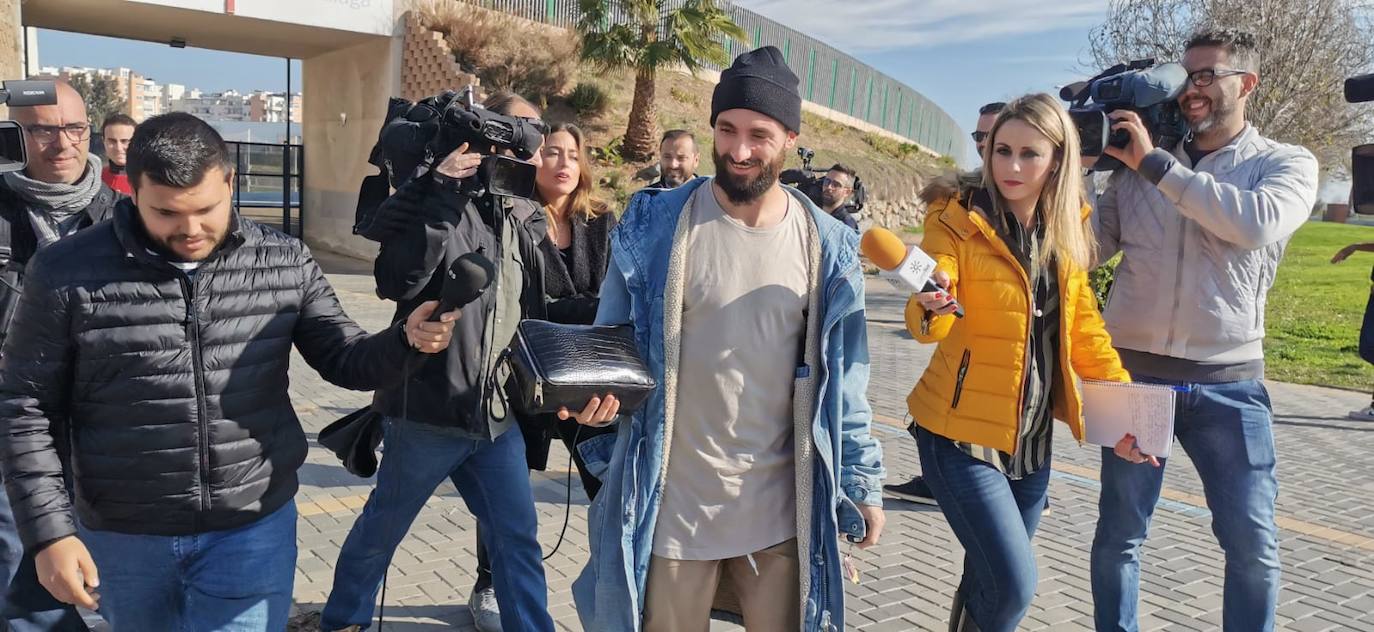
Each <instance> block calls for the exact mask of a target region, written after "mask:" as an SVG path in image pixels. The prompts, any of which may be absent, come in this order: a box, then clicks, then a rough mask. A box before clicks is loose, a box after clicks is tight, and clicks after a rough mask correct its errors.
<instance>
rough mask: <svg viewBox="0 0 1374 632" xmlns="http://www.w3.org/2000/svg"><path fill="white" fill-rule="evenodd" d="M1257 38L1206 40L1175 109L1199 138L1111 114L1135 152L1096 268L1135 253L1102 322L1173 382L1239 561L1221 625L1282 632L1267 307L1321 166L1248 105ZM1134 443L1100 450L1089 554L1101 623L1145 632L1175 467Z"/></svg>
mask: <svg viewBox="0 0 1374 632" xmlns="http://www.w3.org/2000/svg"><path fill="white" fill-rule="evenodd" d="M1258 61H1259V51H1258V50H1256V46H1255V41H1254V39H1253V38H1252V37H1251V36H1249V35H1246V34H1243V33H1238V32H1235V31H1231V30H1211V31H1205V32H1201V33H1198V34H1196V35H1194V36H1193V37H1192V38H1191V39H1190V40H1189V42H1188V44H1187V46H1186V52H1185V53H1184V58H1183V66H1184V67H1185V69H1186V71H1187V73H1188V75H1187V77H1188V82H1187V85H1186V88H1185V90H1184V92H1183V93H1182V95H1180V96H1179V98H1178V103H1179V105H1180V107H1181V108H1182V111H1183V115H1184V117H1185V119H1186V121H1187V123H1188V127H1189V128H1190V129H1191V132H1192V134H1191V136H1190V137H1189V138H1188V139H1187V140H1186V142H1183V143H1180V144H1179V146H1178V147H1177V148H1176V149H1175V150H1174V151H1173V152H1172V153H1170V152H1169V151H1165V150H1163V149H1156V148H1154V147H1153V145H1152V143H1151V140H1150V135H1149V132H1148V130H1147V129H1146V127H1145V125H1144V124H1143V123H1142V122H1141V119H1140V117H1139V116H1138V115H1137V114H1135V113H1134V112H1131V111H1128V110H1119V111H1116V112H1114V113H1112V114H1111V115H1110V116H1111V119H1112V120H1113V125H1112V129H1113V130H1125V131H1126V132H1127V133H1128V134H1129V135H1130V143H1129V144H1128V145H1127V146H1126V147H1125V148H1124V149H1118V148H1116V147H1109V148H1107V149H1106V150H1105V155H1107V156H1111V157H1113V158H1116V159H1118V160H1120V161H1121V162H1122V163H1123V164H1125V165H1126V167H1127V168H1126V169H1117V170H1116V172H1115V173H1113V174H1112V177H1111V179H1110V181H1109V183H1108V185H1107V189H1106V190H1105V191H1103V193H1102V195H1101V197H1099V198H1098V203H1097V211H1096V214H1095V216H1096V223H1097V234H1098V238H1099V246H1100V247H1099V249H1098V253H1097V254H1098V261H1099V262H1100V261H1105V260H1107V259H1109V258H1111V257H1112V256H1113V255H1115V254H1116V253H1117V252H1121V253H1122V254H1123V259H1122V260H1121V264H1120V266H1119V267H1118V268H1117V270H1116V280H1115V283H1114V285H1113V287H1112V292H1111V300H1110V301H1109V303H1108V305H1107V309H1106V311H1105V317H1106V321H1107V329H1108V332H1109V333H1110V334H1111V337H1112V341H1113V343H1114V345H1115V346H1116V347H1117V349H1118V350H1119V352H1120V354H1121V360H1122V363H1123V364H1124V365H1125V367H1126V369H1127V370H1128V371H1129V372H1130V373H1131V375H1132V376H1133V378H1134V379H1135V380H1136V381H1140V382H1154V383H1162V384H1171V385H1176V386H1178V387H1180V389H1185V390H1186V392H1184V393H1181V394H1180V395H1179V398H1180V401H1179V405H1178V413H1177V418H1176V420H1175V422H1174V432H1175V435H1176V436H1177V438H1178V441H1179V443H1180V444H1181V445H1182V446H1183V449H1184V451H1185V452H1187V453H1188V456H1189V457H1190V458H1191V459H1192V462H1193V464H1194V466H1195V467H1196V468H1197V473H1198V476H1199V478H1201V479H1202V485H1203V489H1204V490H1205V491H1206V497H1207V504H1208V508H1209V509H1211V511H1212V521H1213V524H1212V529H1213V532H1214V533H1215V534H1216V536H1217V539H1218V541H1219V543H1220V545H1221V548H1222V550H1224V551H1225V552H1226V570H1225V575H1226V579H1225V589H1224V598H1223V606H1222V623H1223V629H1225V630H1228V631H1231V630H1247V631H1254V630H1272V629H1274V611H1275V602H1276V600H1277V597H1278V589H1279V546H1278V542H1277V533H1276V527H1275V523H1274V498H1275V496H1276V495H1277V493H1278V481H1277V479H1276V476H1275V453H1274V440H1273V435H1272V433H1271V428H1270V426H1271V422H1272V419H1271V417H1272V409H1271V406H1270V401H1269V394H1268V392H1267V391H1266V390H1265V388H1264V384H1263V383H1262V381H1261V380H1262V378H1263V377H1264V351H1263V347H1262V344H1261V343H1262V341H1263V337H1264V302H1265V296H1266V294H1267V293H1268V291H1269V287H1270V286H1271V285H1272V283H1273V281H1274V274H1275V271H1276V270H1277V269H1278V267H1279V261H1280V259H1281V258H1282V256H1283V251H1284V247H1285V246H1286V245H1287V243H1288V239H1289V238H1290V237H1291V236H1292V234H1293V233H1294V232H1295V231H1296V230H1297V229H1298V228H1299V227H1300V226H1302V224H1303V223H1304V222H1305V221H1307V217H1308V214H1309V212H1310V210H1311V208H1312V204H1313V202H1314V201H1315V199H1316V194H1317V161H1316V159H1315V158H1314V157H1313V156H1312V154H1311V153H1310V152H1308V151H1307V150H1306V149H1303V148H1301V147H1296V146H1292V145H1285V144H1282V143H1278V142H1275V141H1273V140H1270V139H1268V138H1265V137H1263V136H1261V135H1260V132H1259V130H1257V129H1255V128H1254V127H1253V126H1251V125H1250V124H1248V123H1247V122H1246V119H1245V109H1246V104H1247V102H1248V99H1249V97H1250V95H1251V94H1252V93H1254V91H1255V89H1256V88H1257V87H1258V86H1259V85H1260V77H1259V74H1258V72H1257V69H1258V67H1259V64H1258ZM1130 439H1131V438H1130V437H1129V436H1127V437H1125V438H1123V440H1122V442H1121V443H1119V444H1118V445H1117V446H1116V448H1115V450H1113V449H1111V448H1104V449H1103V453H1102V492H1101V498H1100V500H1099V518H1098V524H1097V534H1096V537H1095V538H1094V540H1093V547H1092V586H1093V601H1094V608H1095V611H1096V613H1095V614H1096V622H1097V629H1098V631H1099V632H1102V631H1108V630H1131V631H1133V630H1136V629H1137V625H1138V624H1137V620H1136V619H1137V616H1136V615H1137V604H1138V592H1139V577H1140V568H1139V567H1140V545H1141V543H1142V542H1144V540H1145V536H1146V531H1147V527H1148V526H1149V522H1150V515H1151V513H1152V512H1153V511H1154V506H1155V503H1156V502H1157V501H1158V499H1159V495H1160V487H1161V485H1162V482H1163V475H1164V461H1165V460H1164V459H1156V458H1155V457H1153V456H1150V455H1145V454H1141V453H1140V450H1139V449H1138V447H1136V446H1135V445H1134V443H1133V442H1132V441H1131V440H1130Z"/></svg>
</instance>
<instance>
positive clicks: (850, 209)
mask: <svg viewBox="0 0 1374 632" xmlns="http://www.w3.org/2000/svg"><path fill="white" fill-rule="evenodd" d="M830 216H831V217H833V218H835V219H838V220H840V222H842V223H843V224H844V225H845V226H848V227H850V228H852V229H854V232H856V233H857V232H859V220H857V219H854V205H853V204H848V203H845V204H841V205H840V207H839V208H837V209H835V210H833V211H830Z"/></svg>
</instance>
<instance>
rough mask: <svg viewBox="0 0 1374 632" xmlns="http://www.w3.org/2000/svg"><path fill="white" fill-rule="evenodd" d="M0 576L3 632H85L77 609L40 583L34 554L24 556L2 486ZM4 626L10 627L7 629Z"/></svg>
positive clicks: (84, 626)
mask: <svg viewBox="0 0 1374 632" xmlns="http://www.w3.org/2000/svg"><path fill="white" fill-rule="evenodd" d="M0 573H4V579H5V584H4V585H5V590H4V591H3V592H2V593H0V612H3V614H2V615H0V619H3V622H0V630H10V631H11V632H86V630H87V629H88V628H87V627H86V624H85V622H83V621H82V620H81V615H80V614H79V613H77V611H76V608H74V607H72V606H71V605H68V604H65V603H62V602H60V601H58V600H57V599H56V598H54V597H53V596H52V595H50V594H48V589H46V588H44V587H43V585H42V584H40V583H38V569H37V568H36V567H34V562H33V555H32V554H30V553H25V551H24V544H23V543H22V542H20V541H19V532H18V531H16V530H15V522H14V512H13V511H12V510H11V509H10V499H9V495H8V494H7V493H6V491H5V486H4V485H3V484H0ZM5 625H8V626H9V627H8V628H6V627H5Z"/></svg>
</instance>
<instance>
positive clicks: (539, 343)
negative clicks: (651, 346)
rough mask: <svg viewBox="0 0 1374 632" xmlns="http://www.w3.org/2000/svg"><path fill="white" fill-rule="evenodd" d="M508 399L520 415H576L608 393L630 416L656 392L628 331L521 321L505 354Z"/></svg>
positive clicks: (624, 412) (539, 321)
mask: <svg viewBox="0 0 1374 632" xmlns="http://www.w3.org/2000/svg"><path fill="white" fill-rule="evenodd" d="M505 363H506V364H507V365H508V367H509V369H510V379H508V380H506V394H507V396H508V397H509V399H510V402H511V404H512V405H513V406H514V407H515V409H516V410H517V411H519V412H521V413H524V414H530V415H533V414H541V413H555V412H558V409H559V408H564V407H566V408H567V409H568V410H572V411H580V410H582V408H583V407H584V406H586V405H587V402H588V401H589V400H591V398H592V397H595V396H601V395H605V394H607V393H610V394H612V395H615V397H616V399H618V400H620V412H621V414H627V413H631V412H634V411H635V410H636V409H637V408H639V406H640V405H641V404H643V403H644V400H645V399H647V398H648V397H649V393H651V392H653V390H654V388H656V387H657V386H658V384H657V383H655V381H654V378H653V377H652V376H651V375H649V368H648V367H647V366H645V364H644V360H643V359H642V358H640V356H639V349H638V348H637V347H636V346H635V340H634V330H633V329H631V328H630V327H629V326H628V325H623V326H620V327H597V326H593V325H563V324H559V323H551V322H548V321H545V320H522V321H520V324H519V326H517V328H516V333H515V339H514V340H513V341H512V342H511V346H510V348H509V349H507V350H506V354H505Z"/></svg>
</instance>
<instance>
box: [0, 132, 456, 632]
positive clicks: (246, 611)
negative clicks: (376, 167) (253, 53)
mask: <svg viewBox="0 0 1374 632" xmlns="http://www.w3.org/2000/svg"><path fill="white" fill-rule="evenodd" d="M128 171H129V176H130V179H131V182H132V183H133V186H134V198H133V201H132V202H129V201H126V202H124V203H121V204H120V205H119V206H118V207H117V208H116V210H115V214H114V217H113V219H112V221H110V222H106V223H104V224H100V225H97V226H95V227H92V228H91V229H88V230H86V231H83V232H82V233H79V234H77V235H75V236H73V237H70V238H67V239H65V240H63V241H60V242H58V243H55V244H53V245H51V246H48V247H47V248H45V249H43V250H41V251H39V253H38V255H37V256H36V257H35V258H34V260H33V262H32V263H31V265H30V269H29V273H28V278H27V282H26V284H25V287H24V291H23V295H22V298H21V299H20V303H19V307H18V309H17V310H16V313H15V317H14V323H13V331H12V335H11V337H10V339H9V340H8V341H7V344H6V347H5V354H4V358H3V359H2V360H0V373H3V381H0V427H2V428H3V432H0V437H3V438H4V439H5V440H4V441H2V442H0V444H3V454H0V456H2V457H3V459H0V462H2V463H3V467H4V473H5V482H6V484H7V486H8V489H9V493H10V498H11V500H12V502H13V505H14V513H15V516H16V519H17V522H18V528H19V533H20V536H21V538H22V539H23V542H24V545H25V547H27V548H28V549H30V550H36V551H38V553H37V562H38V571H39V573H38V574H39V578H40V580H41V581H42V582H43V585H44V586H45V587H46V588H47V589H48V590H49V591H50V592H51V593H52V594H53V596H55V597H57V598H58V599H60V600H62V601H64V602H67V603H75V604H77V605H81V606H84V607H86V608H92V609H94V608H95V607H96V605H97V604H96V601H95V599H94V597H93V595H92V594H91V593H92V591H93V590H94V588H95V587H97V586H98V587H100V593H101V597H102V599H101V601H100V603H99V607H100V612H101V613H102V614H103V615H104V616H105V618H106V619H107V620H108V621H109V622H110V623H111V624H112V625H113V626H114V628H115V630H116V631H122V630H140V631H142V630H172V629H177V630H180V629H195V630H203V629H234V630H264V631H265V630H272V631H273V632H276V631H278V630H281V629H283V628H284V627H285V624H286V618H287V614H288V611H289V609H290V605H291V592H292V584H293V579H294V575H295V544H296V540H295V523H296V511H295V503H294V502H293V497H294V495H295V493H296V489H297V487H298V483H297V479H296V470H297V468H299V467H300V465H301V464H302V463H303V462H304V461H305V455H306V440H305V433H304V432H303V431H302V429H301V425H300V422H299V420H298V419H297V418H296V415H295V413H294V411H293V409H292V407H291V401H290V398H289V396H288V394H287V383H288V378H287V369H288V365H289V361H290V353H291V347H292V345H293V344H294V345H295V346H296V348H297V349H299V350H300V352H301V355H303V356H304V357H305V359H306V361H307V362H308V363H309V364H310V365H311V366H312V367H313V368H315V369H316V370H317V371H319V372H320V373H321V375H323V376H324V377H325V378H326V379H328V380H329V381H331V382H333V383H335V384H338V385H339V386H343V387H345V388H353V389H369V388H376V387H379V386H382V385H384V384H385V383H387V382H388V381H394V380H396V379H398V377H399V376H400V375H403V374H404V372H403V370H402V367H403V366H404V365H405V364H406V361H407V359H408V358H409V357H411V356H412V354H413V353H414V351H413V350H412V347H413V348H415V349H418V350H421V351H425V352H430V353H433V352H437V351H439V350H442V349H444V348H446V347H447V345H448V339H449V336H450V330H451V329H452V321H453V320H454V319H456V317H457V314H456V313H454V314H446V315H444V319H443V320H444V322H439V323H430V322H426V321H425V318H426V317H428V316H429V315H430V314H432V313H433V311H434V309H435V307H436V306H437V304H436V303H427V304H423V305H421V306H419V307H418V308H417V309H416V310H415V311H414V313H412V314H411V315H410V318H409V319H407V320H406V321H405V322H404V323H397V324H396V325H395V326H393V327H390V328H388V329H387V330H385V331H382V332H380V333H377V334H373V335H368V334H367V333H366V332H364V331H363V330H362V329H361V328H359V327H358V326H357V324H355V323H354V322H353V321H352V320H350V319H349V318H348V316H347V315H346V314H344V312H343V309H342V308H341V307H340V305H339V303H338V300H337V298H336V297H335V295H334V291H333V289H332V288H331V287H330V286H329V283H328V282H327V281H326V280H325V278H324V275H323V273H322V272H321V271H320V268H319V266H318V265H317V264H316V263H315V262H314V260H313V259H312V258H311V256H310V252H309V250H308V249H306V247H305V246H304V245H303V244H301V243H300V242H299V241H297V240H296V239H293V238H291V237H287V236H285V235H282V234H280V233H278V232H276V231H274V230H272V229H269V228H266V227H262V226H258V225H257V224H254V223H253V222H251V221H248V220H244V219H239V218H238V217H237V215H235V214H234V213H233V209H232V206H231V199H232V186H231V183H232V182H233V171H232V166H231V162H230V158H229V154H228V151H227V149H226V147H225V145H224V141H223V140H222V139H221V138H220V136H219V134H217V133H216V132H215V131H214V129H213V128H211V127H210V126H209V125H207V124H206V123H205V122H203V121H201V120H200V119H197V118H195V117H193V116H191V115H189V114H181V113H174V114H167V115H163V116H159V117H155V118H152V119H150V120H148V121H147V122H145V123H144V124H143V125H142V126H140V127H139V129H138V131H137V132H136V133H135V135H134V138H133V141H132V143H131V146H130V148H129V160H128ZM62 445H69V446H70V447H69V448H67V449H66V450H59V447H60V446H62ZM67 452H69V454H68V453H67ZM64 477H70V478H71V479H72V481H73V486H74V498H73V497H69V494H68V492H67V487H66V485H65V484H64ZM78 537H79V539H78ZM87 547H89V551H88V548H87ZM97 569H98V570H97Z"/></svg>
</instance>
